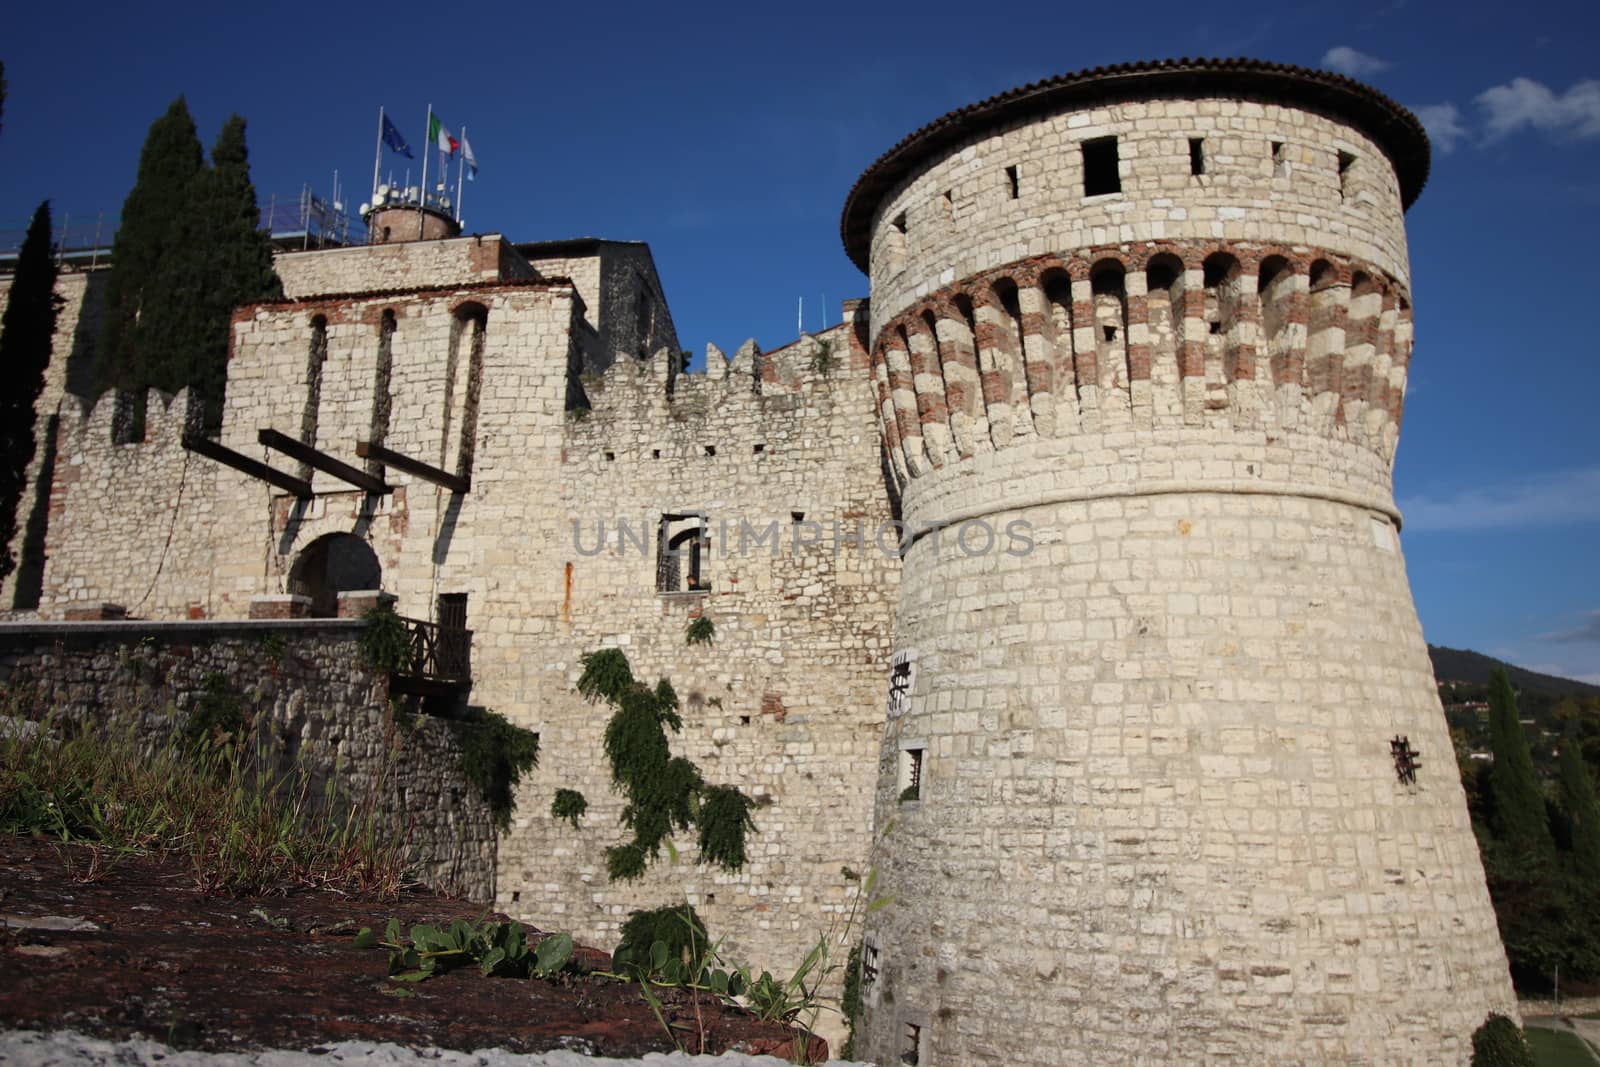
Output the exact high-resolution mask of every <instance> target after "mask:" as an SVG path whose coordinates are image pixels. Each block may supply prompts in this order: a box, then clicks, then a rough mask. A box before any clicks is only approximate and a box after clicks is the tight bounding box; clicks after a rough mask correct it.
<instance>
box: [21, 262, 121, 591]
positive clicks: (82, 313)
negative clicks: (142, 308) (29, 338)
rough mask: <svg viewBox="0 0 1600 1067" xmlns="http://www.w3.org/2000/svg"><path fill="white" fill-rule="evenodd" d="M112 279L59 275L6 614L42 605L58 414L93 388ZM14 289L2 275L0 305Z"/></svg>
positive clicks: (83, 274)
mask: <svg viewBox="0 0 1600 1067" xmlns="http://www.w3.org/2000/svg"><path fill="white" fill-rule="evenodd" d="M109 277H110V275H109V274H108V272H106V271H104V270H99V271H80V272H74V273H63V274H60V275H58V276H57V279H56V294H57V295H58V296H60V297H61V300H62V303H61V308H60V310H59V312H58V313H57V315H56V331H55V337H54V339H53V343H52V345H51V353H50V364H49V366H48V367H47V368H46V369H45V381H44V389H43V390H42V391H41V392H40V394H39V399H38V400H36V401H35V402H34V413H35V419H34V427H33V438H34V452H33V459H32V460H31V461H30V462H29V464H28V472H27V481H26V488H25V490H24V492H23V497H22V503H21V506H20V507H19V508H18V509H17V530H18V537H17V540H16V542H15V543H14V544H12V546H11V550H12V552H13V554H14V555H15V556H16V559H17V569H16V570H15V571H13V572H12V573H11V574H9V575H7V576H6V578H5V579H4V580H3V581H0V613H3V612H5V611H8V610H17V611H24V612H26V611H31V610H33V609H35V608H36V607H37V606H38V602H39V595H40V585H41V582H42V581H43V575H44V550H45V544H44V542H45V540H46V538H47V536H48V521H49V509H50V474H49V472H50V471H51V470H52V469H53V467H54V461H55V456H56V453H57V451H58V449H59V443H58V437H59V432H60V431H59V427H58V425H57V421H56V419H55V414H56V410H57V408H58V407H60V405H61V401H62V399H63V398H65V397H66V396H68V395H69V394H71V395H74V396H83V395H85V394H86V393H87V392H88V391H89V389H90V383H91V381H92V376H93V369H94V353H95V346H96V344H97V343H98V342H99V338H100V326H101V322H102V320H103V314H102V312H103V309H104V305H105V285H106V282H107V281H108V280H109ZM10 289H11V280H10V279H9V278H5V279H0V307H3V306H4V304H5V300H6V298H7V297H8V296H9V294H10Z"/></svg>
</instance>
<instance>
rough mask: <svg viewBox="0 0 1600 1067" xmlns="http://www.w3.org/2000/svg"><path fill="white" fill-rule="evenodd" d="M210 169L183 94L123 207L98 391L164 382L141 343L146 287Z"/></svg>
mask: <svg viewBox="0 0 1600 1067" xmlns="http://www.w3.org/2000/svg"><path fill="white" fill-rule="evenodd" d="M204 166H205V159H204V154H203V152H202V150H201V148H200V138H199V137H198V136H196V134H195V128H194V119H193V118H191V117H190V115H189V106H188V104H186V103H185V102H184V99H183V97H181V96H180V97H178V99H176V100H174V101H173V102H172V104H171V105H170V106H169V107H168V108H167V113H166V114H165V115H162V116H161V117H160V118H158V119H156V121H155V122H154V123H152V124H151V126H150V132H149V134H148V135H147V136H146V137H145V141H144V150H143V151H142V152H141V153H140V155H139V175H138V178H137V179H136V180H135V181H134V185H133V189H132V190H131V191H130V192H129V193H128V198H127V199H126V200H125V201H123V204H122V223H121V226H120V228H119V229H118V230H117V236H116V240H115V241H114V242H113V243H112V246H111V264H112V266H111V278H110V280H109V281H108V282H107V284H106V301H105V313H104V314H105V318H104V326H103V327H102V329H101V333H100V345H99V348H98V350H97V351H96V358H95V391H96V392H99V391H100V390H103V389H108V388H111V387H112V386H116V387H118V388H124V389H134V388H142V387H143V386H145V385H147V384H153V383H155V382H156V381H158V380H159V376H158V374H157V373H156V372H155V370H154V369H153V368H152V367H151V366H150V362H151V358H150V356H149V354H148V353H144V352H141V351H140V350H139V348H138V345H137V338H136V333H137V330H136V326H137V324H138V322H139V319H140V316H141V314H142V313H144V312H145V311H146V310H148V306H147V305H148V302H147V301H146V299H145V287H146V286H147V285H148V284H149V282H150V281H151V280H152V279H153V278H154V277H155V274H156V270H157V268H158V267H159V266H160V265H161V264H162V262H163V260H164V259H165V257H166V255H167V253H168V251H169V244H170V242H171V240H172V237H173V235H174V231H175V226H174V223H175V222H176V220H178V219H179V218H180V217H181V216H182V215H183V214H184V213H185V212H186V211H188V210H189V208H190V204H189V197H190V196H191V195H192V192H193V185H194V179H195V176H196V175H198V174H199V173H200V172H201V171H202V169H203V168H204Z"/></svg>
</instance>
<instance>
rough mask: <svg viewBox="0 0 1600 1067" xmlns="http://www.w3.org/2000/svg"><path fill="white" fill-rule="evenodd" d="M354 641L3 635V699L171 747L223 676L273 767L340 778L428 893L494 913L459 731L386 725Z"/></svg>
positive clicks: (481, 820) (245, 633)
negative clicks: (257, 727)
mask: <svg viewBox="0 0 1600 1067" xmlns="http://www.w3.org/2000/svg"><path fill="white" fill-rule="evenodd" d="M360 629H361V623H359V622H347V621H334V620H324V621H318V622H307V621H296V622H259V621H258V622H225V623H216V622H207V623H137V622H109V623H70V624H64V623H6V624H0V691H3V692H4V694H5V697H6V700H7V702H8V707H7V712H8V714H18V713H21V714H24V715H26V716H28V717H30V718H45V717H47V716H51V715H54V716H60V717H66V718H68V719H72V720H76V721H78V722H82V723H105V722H107V721H110V720H112V719H113V718H115V717H118V716H127V715H132V716H137V722H138V724H139V730H140V733H141V734H142V735H143V736H145V737H147V738H148V739H149V741H150V742H151V743H152V744H156V745H165V744H167V743H168V742H169V741H171V740H172V738H173V736H174V734H175V732H176V731H177V730H179V729H180V728H181V725H182V723H183V721H184V720H185V718H186V717H187V716H188V715H189V714H191V712H192V711H193V709H194V708H195V707H196V705H197V703H198V701H199V699H200V697H201V695H202V694H203V693H204V692H205V690H206V684H207V679H208V678H209V677H210V676H212V675H220V676H221V677H222V678H223V679H224V681H225V685H226V687H227V689H228V691H229V692H231V693H232V694H233V695H234V696H236V697H238V698H239V700H240V703H241V707H242V708H243V710H245V712H246V713H247V714H249V715H251V716H253V717H259V716H265V717H266V722H265V724H264V727H263V728H262V729H261V732H260V734H259V736H260V737H261V738H262V739H263V740H264V741H265V743H267V744H268V745H269V749H268V758H269V760H270V761H272V765H274V766H276V767H278V768H280V769H281V770H283V771H287V770H288V769H290V768H291V767H293V766H294V765H295V764H296V762H297V761H298V763H299V765H300V766H302V767H304V768H305V769H306V770H308V771H309V772H310V774H311V775H312V778H313V781H314V782H319V783H320V782H322V781H326V780H327V779H328V778H329V777H330V776H332V775H333V773H334V771H335V768H337V770H338V773H339V779H338V782H337V788H338V790H339V791H340V795H342V796H343V797H344V798H346V800H347V801H348V802H352V803H355V804H357V805H359V806H360V807H361V808H363V809H365V810H370V811H373V812H375V813H376V814H377V816H378V818H379V819H380V820H381V824H382V825H381V830H382V831H384V832H387V833H389V834H392V835H394V836H396V837H399V838H403V839H404V840H405V841H406V843H407V852H408V857H409V859H410V861H411V862H412V863H413V864H414V865H415V866H414V869H415V871H416V872H417V873H418V875H419V876H420V877H421V879H422V880H423V881H424V882H425V883H426V884H427V885H429V886H432V887H435V888H438V889H441V890H446V891H451V892H457V893H461V894H463V895H465V896H467V897H469V898H470V899H472V900H478V901H483V902H485V903H487V902H489V901H492V900H493V899H494V892H495V847H496V842H495V829H494V821H493V816H492V813H491V812H490V810H489V807H488V805H487V803H486V802H485V801H484V800H483V798H482V796H481V795H480V794H479V792H478V790H477V788H476V787H475V786H473V785H472V784H471V783H470V782H468V781H467V780H466V778H465V777H464V775H463V774H462V772H461V769H460V759H461V745H460V741H459V739H458V737H457V735H456V733H455V730H454V728H453V726H452V724H451V723H448V722H445V721H443V720H440V719H433V718H429V717H426V716H419V717H417V718H416V719H415V720H414V721H413V722H411V723H409V724H404V723H397V722H396V721H395V720H394V719H393V718H392V717H391V715H390V712H389V708H388V699H387V698H388V685H387V683H386V682H385V681H384V679H382V678H381V677H378V676H375V675H373V674H372V673H371V672H370V671H368V670H367V669H366V668H365V667H363V666H362V663H361V655H360V652H359V648H358V645H357V640H356V639H357V635H358V634H359V632H360ZM311 795H312V796H314V797H320V796H322V795H323V792H322V789H321V788H320V787H319V788H316V789H313V790H312V794H311Z"/></svg>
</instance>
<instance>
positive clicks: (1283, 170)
mask: <svg viewBox="0 0 1600 1067" xmlns="http://www.w3.org/2000/svg"><path fill="white" fill-rule="evenodd" d="M1272 176H1273V177H1274V178H1287V177H1288V176H1289V152H1288V147H1287V146H1286V145H1285V144H1284V143H1283V142H1282V141H1273V142H1272Z"/></svg>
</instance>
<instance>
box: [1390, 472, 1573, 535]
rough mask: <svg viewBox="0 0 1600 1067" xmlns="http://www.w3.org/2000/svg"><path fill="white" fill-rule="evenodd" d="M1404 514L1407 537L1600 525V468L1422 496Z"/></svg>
mask: <svg viewBox="0 0 1600 1067" xmlns="http://www.w3.org/2000/svg"><path fill="white" fill-rule="evenodd" d="M1400 512H1401V514H1402V515H1404V516H1405V529H1406V532H1407V533H1413V532H1415V531H1418V530H1507V529H1513V528H1517V527H1537V526H1558V525H1563V524H1566V523H1583V522H1600V467H1583V468H1579V469H1576V470H1570V471H1561V472H1557V473H1554V474H1545V475H1536V476H1533V477H1529V478H1519V479H1516V480H1513V481H1507V482H1504V483H1501V484H1499V485H1488V486H1481V487H1479V488H1475V489H1463V490H1460V491H1458V492H1455V493H1449V494H1446V495H1443V496H1434V495H1429V494H1427V493H1419V494H1417V495H1416V496H1412V497H1408V498H1406V499H1404V500H1402V501H1401V502H1400Z"/></svg>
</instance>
